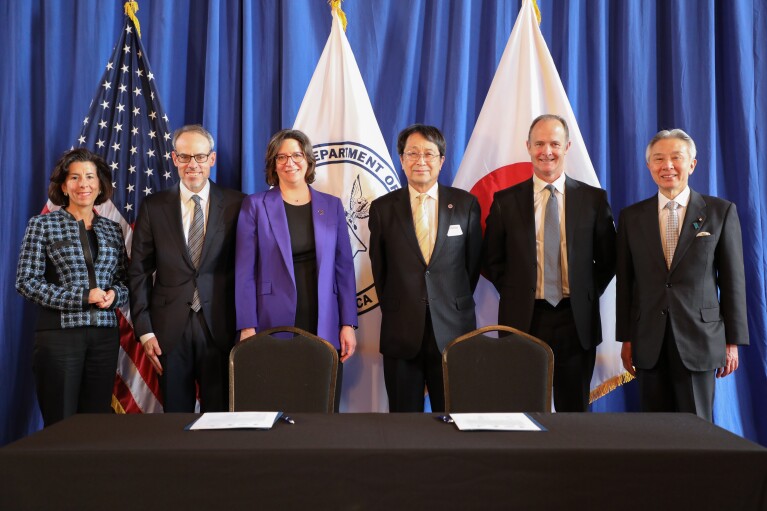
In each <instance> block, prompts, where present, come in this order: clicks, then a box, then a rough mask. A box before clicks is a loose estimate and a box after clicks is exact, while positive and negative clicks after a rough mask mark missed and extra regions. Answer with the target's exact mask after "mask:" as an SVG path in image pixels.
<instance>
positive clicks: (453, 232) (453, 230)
mask: <svg viewBox="0 0 767 511" xmlns="http://www.w3.org/2000/svg"><path fill="white" fill-rule="evenodd" d="M462 234H463V231H462V230H461V226H460V225H457V224H455V225H451V226H450V228H449V229H448V230H447V235H448V236H461V235H462Z"/></svg>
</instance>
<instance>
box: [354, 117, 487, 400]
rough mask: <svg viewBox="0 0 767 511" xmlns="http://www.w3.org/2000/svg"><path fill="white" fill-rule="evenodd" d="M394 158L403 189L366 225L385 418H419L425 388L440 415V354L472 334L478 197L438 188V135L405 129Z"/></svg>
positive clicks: (376, 208)
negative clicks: (412, 414)
mask: <svg viewBox="0 0 767 511" xmlns="http://www.w3.org/2000/svg"><path fill="white" fill-rule="evenodd" d="M397 150H398V151H399V154H400V162H401V163H402V168H403V169H404V171H405V175H407V180H408V186H407V187H405V188H402V189H400V190H395V191H393V192H390V193H388V194H386V195H384V196H383V197H380V198H378V199H376V200H375V201H373V204H372V206H371V208H370V221H369V226H370V260H371V263H372V267H373V277H374V279H375V287H376V292H377V293H378V298H379V301H380V303H381V345H380V351H381V354H383V369H384V382H385V384H386V393H387V394H388V396H389V411H390V412H422V411H423V409H424V386H425V387H426V388H427V389H428V392H429V399H430V402H431V408H432V410H433V411H444V409H445V397H444V389H443V385H442V350H444V349H445V346H446V345H447V344H448V343H449V342H450V341H452V340H453V339H455V338H456V337H459V336H461V335H463V334H465V333H467V332H470V331H471V330H474V329H475V328H476V317H475V314H474V296H473V295H474V288H475V287H476V285H477V280H478V279H479V262H480V252H481V248H482V228H481V226H480V214H481V213H480V208H479V202H478V201H477V199H476V197H474V196H473V195H471V194H470V193H468V192H466V191H464V190H459V189H457V188H452V187H449V186H444V185H441V184H439V183H438V182H437V178H438V177H439V172H440V170H441V169H442V165H443V163H444V162H445V139H444V137H443V136H442V133H440V131H439V130H438V129H437V128H435V127H433V126H424V125H422V124H414V125H412V126H410V127H409V128H407V129H405V130H404V131H402V132H401V133H400V134H399V137H398V139H397Z"/></svg>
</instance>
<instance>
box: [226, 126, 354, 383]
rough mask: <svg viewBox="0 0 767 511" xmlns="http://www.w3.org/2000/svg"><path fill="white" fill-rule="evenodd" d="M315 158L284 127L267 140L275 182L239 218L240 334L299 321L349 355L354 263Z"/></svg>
mask: <svg viewBox="0 0 767 511" xmlns="http://www.w3.org/2000/svg"><path fill="white" fill-rule="evenodd" d="M315 164H316V160H315V158H314V154H313V150H312V144H311V142H310V141H309V138H308V137H307V136H306V135H305V134H304V133H302V132H300V131H297V130H283V131H280V132H278V133H276V134H275V135H274V136H273V137H272V139H271V140H270V141H269V145H268V147H267V150H266V182H267V184H269V185H270V186H272V188H271V189H270V190H268V191H266V192H259V193H256V194H253V195H251V196H249V197H247V198H246V199H245V201H244V202H243V203H242V209H241V210H240V217H239V220H238V223H237V250H236V259H235V272H236V284H235V296H236V307H237V328H238V329H239V330H240V331H241V332H240V339H241V340H242V339H246V338H248V337H250V336H252V335H255V333H256V331H257V330H266V329H268V328H273V327H279V326H296V327H298V328H301V329H303V330H306V331H308V332H311V333H313V334H315V335H318V336H319V337H322V338H323V339H325V340H327V341H328V342H330V343H331V344H334V345H335V346H336V348H337V349H338V350H339V355H340V357H341V358H340V360H341V362H344V361H346V360H347V359H348V358H349V357H350V356H352V354H353V353H354V349H355V347H356V345H357V340H356V337H355V334H354V328H355V327H356V326H357V299H356V293H357V291H356V290H357V288H356V283H355V277H354V262H353V261H352V252H351V245H350V244H349V233H348V231H347V226H346V215H345V213H344V208H343V206H342V205H341V201H340V199H338V197H334V196H332V195H328V194H326V193H322V192H318V191H317V190H314V189H312V188H311V187H310V186H309V184H310V183H312V182H314V176H315ZM340 367H341V365H340V364H339V369H340ZM339 376H340V374H339ZM338 382H339V386H340V379H339V380H338ZM336 396H340V392H337V393H336Z"/></svg>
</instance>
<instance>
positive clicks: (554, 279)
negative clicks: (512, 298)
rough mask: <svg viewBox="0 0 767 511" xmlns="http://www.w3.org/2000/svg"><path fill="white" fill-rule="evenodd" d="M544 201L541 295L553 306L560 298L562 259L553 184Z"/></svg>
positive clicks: (557, 211)
mask: <svg viewBox="0 0 767 511" xmlns="http://www.w3.org/2000/svg"><path fill="white" fill-rule="evenodd" d="M546 189H547V190H548V191H549V192H550V193H551V195H550V196H549V200H548V201H547V202H546V212H545V217H544V220H543V297H544V298H545V299H546V301H547V302H549V303H550V304H551V305H553V306H554V307H556V306H557V304H558V303H559V302H560V301H561V300H562V259H561V257H560V255H561V254H560V244H559V243H560V240H559V207H558V205H557V196H556V195H555V193H554V192H555V188H554V185H547V186H546Z"/></svg>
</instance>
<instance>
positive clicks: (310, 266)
mask: <svg viewBox="0 0 767 511" xmlns="http://www.w3.org/2000/svg"><path fill="white" fill-rule="evenodd" d="M283 202H284V201H283ZM285 213H286V215H287V217H288V231H289V232H290V249H291V251H292V253H293V274H294V275H295V277H296V293H297V302H296V321H295V326H296V327H297V328H300V329H302V330H306V331H307V332H310V333H312V334H314V335H317V308H318V306H317V252H316V251H315V246H314V222H313V221H312V203H311V202H309V203H307V204H304V205H303V206H293V205H291V204H288V203H287V202H285Z"/></svg>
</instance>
